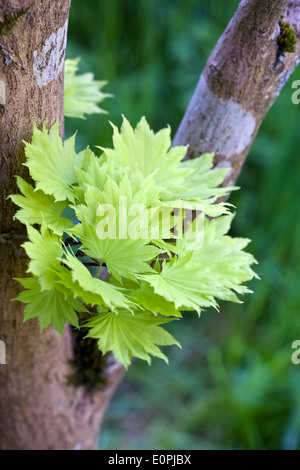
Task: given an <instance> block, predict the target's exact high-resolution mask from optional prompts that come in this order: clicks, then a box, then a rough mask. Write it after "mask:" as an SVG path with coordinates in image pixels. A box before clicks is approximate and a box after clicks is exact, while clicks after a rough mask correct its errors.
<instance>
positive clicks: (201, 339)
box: [66, 0, 300, 450]
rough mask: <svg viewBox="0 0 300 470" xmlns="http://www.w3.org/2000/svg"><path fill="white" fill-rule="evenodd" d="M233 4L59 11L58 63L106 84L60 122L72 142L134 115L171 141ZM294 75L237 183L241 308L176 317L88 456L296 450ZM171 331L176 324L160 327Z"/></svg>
mask: <svg viewBox="0 0 300 470" xmlns="http://www.w3.org/2000/svg"><path fill="white" fill-rule="evenodd" d="M237 5H238V0H227V1H226V2H224V1H223V0H207V1H204V0H202V1H201V0H185V1H184V2H183V1H182V0H159V1H158V0H101V1H100V0H89V1H87V2H82V1H80V0H72V8H71V13H70V23H69V42H68V48H67V57H70V58H73V57H77V56H81V58H82V61H81V70H82V71H93V72H94V74H95V77H96V78H97V79H100V80H108V82H109V83H108V85H107V86H106V87H105V89H103V91H105V92H107V93H112V94H113V95H114V98H113V99H106V100H105V101H104V102H103V103H102V104H101V106H102V107H103V108H105V109H106V110H107V111H108V112H109V114H108V115H107V116H106V115H94V116H92V117H89V118H88V119H87V120H86V121H82V120H79V119H66V132H67V134H71V133H73V132H74V131H75V130H77V129H78V131H79V132H78V137H77V142H78V146H79V147H80V148H82V147H83V146H86V145H87V144H89V145H90V146H91V147H92V148H93V146H94V145H101V146H110V145H111V127H110V125H109V123H108V120H111V121H112V122H114V123H115V124H117V125H119V124H120V123H121V114H124V115H125V116H126V117H127V118H128V119H129V120H130V122H131V123H132V124H133V125H135V124H136V122H137V121H138V120H139V119H140V117H141V116H142V115H144V116H146V118H147V120H148V121H149V123H150V125H151V127H152V128H153V129H154V130H155V131H157V130H159V129H160V128H161V127H165V126H166V125H167V124H170V125H171V128H172V131H173V134H172V135H173V136H174V134H175V131H176V129H177V127H178V125H179V123H180V120H181V118H182V116H183V113H184V110H185V108H186V106H187V104H188V102H189V99H190V97H191V95H192V93H193V90H194V88H195V86H196V83H197V80H198V77H199V74H200V72H201V70H202V69H203V67H204V65H205V62H206V60H207V58H208V56H209V54H210V52H211V50H212V48H213V47H214V45H215V43H216V41H217V40H218V38H219V36H220V34H221V33H222V31H223V30H224V28H225V27H226V25H227V23H228V21H229V20H230V18H231V16H232V14H233V13H234V11H235V9H236V7H237ZM299 78H300V71H299V69H298V72H297V71H296V72H295V73H294V74H293V75H292V76H291V78H290V80H289V82H288V84H287V85H286V86H285V88H284V89H283V91H282V93H281V95H280V96H279V98H278V100H277V102H276V103H275V105H274V106H273V107H272V109H271V111H270V113H269V114H268V116H267V118H266V119H265V121H264V123H263V126H262V128H261V130H260V132H259V135H258V137H257V138H256V141H255V144H254V146H253V147H252V149H251V152H250V154H249V157H248V160H247V163H246V165H245V166H244V169H243V172H242V174H241V176H240V178H239V181H238V184H239V186H241V190H240V191H238V192H236V193H234V194H233V195H232V197H231V198H230V202H231V203H233V204H234V205H235V206H236V207H237V215H236V218H235V221H234V226H233V231H232V233H233V234H234V235H238V236H243V237H248V238H251V239H252V240H253V242H252V243H251V245H250V246H249V250H250V251H251V252H252V253H253V254H254V256H255V257H256V258H257V260H258V261H259V265H258V267H257V272H258V274H259V276H260V277H261V280H260V281H258V280H255V281H254V282H252V284H251V287H252V289H253V290H254V294H253V295H247V296H246V297H245V299H244V304H242V305H232V304H226V303H224V302H223V303H221V309H220V310H221V311H220V313H219V314H218V313H216V312H215V311H213V310H210V311H207V312H206V313H205V314H203V315H202V317H201V318H200V319H198V318H197V315H196V314H191V313H189V314H187V315H186V316H185V320H183V321H181V322H180V325H177V324H174V325H170V327H169V331H170V332H171V333H172V334H174V335H175V337H176V338H177V339H178V340H179V341H180V342H181V344H182V346H183V350H182V351H180V350H179V349H178V348H176V347H174V348H168V349H167V350H166V353H167V354H168V356H169V360H170V365H169V366H167V365H166V364H165V363H164V362H162V361H160V360H155V359H154V360H153V364H152V366H151V367H149V366H148V365H147V364H146V363H144V362H142V361H139V360H135V361H134V362H133V364H132V366H131V367H130V369H129V372H128V373H127V375H126V378H125V379H124V381H123V382H122V384H121V385H120V387H119V388H118V390H117V392H116V393H115V395H114V397H113V400H112V402H111V404H110V407H109V409H108V411H107V414H106V417H105V420H104V424H103V431H102V434H101V437H100V439H99V449H111V450H112V449H114V450H115V449H116V450H118V449H134V450H137V449H153V450H160V449H168V450H171V449H300V365H299V366H297V365H293V364H292V362H291V354H292V349H291V344H292V342H293V341H294V340H295V339H300V314H299V305H300V283H299V278H300V250H299V243H300V217H299V215H300V211H299V191H300V177H299V176H300V158H299V157H300V155H299V148H300V132H299V128H300V106H296V105H293V104H292V102H291V95H292V89H291V83H292V81H293V80H295V79H299ZM174 323H176V322H174Z"/></svg>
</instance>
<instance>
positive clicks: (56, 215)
mask: <svg viewBox="0 0 300 470" xmlns="http://www.w3.org/2000/svg"><path fill="white" fill-rule="evenodd" d="M17 183H18V187H19V189H20V191H21V192H22V194H23V196H21V195H20V194H13V195H11V196H10V198H11V200H12V201H13V202H14V203H15V204H16V205H18V206H19V207H21V210H19V211H18V212H17V213H16V214H15V216H14V217H15V218H16V219H18V220H19V221H20V222H21V223H23V224H26V225H28V224H29V225H34V224H39V225H42V224H46V226H47V227H48V228H50V229H51V230H52V231H53V232H54V233H56V234H57V235H62V234H63V232H64V231H66V230H67V229H70V228H71V227H72V226H73V223H72V222H71V220H69V219H66V218H65V217H62V212H63V210H64V209H65V207H66V206H67V204H66V202H55V199H54V198H53V196H49V195H48V194H44V193H43V191H40V190H38V191H34V188H33V187H32V186H31V185H30V184H29V183H27V182H26V181H24V180H23V178H21V177H19V176H17Z"/></svg>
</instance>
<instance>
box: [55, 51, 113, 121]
mask: <svg viewBox="0 0 300 470" xmlns="http://www.w3.org/2000/svg"><path fill="white" fill-rule="evenodd" d="M79 62H80V58H79V57H77V58H76V59H66V60H65V75H64V78H65V83H64V113H65V116H69V117H76V118H81V119H85V114H100V113H106V111H104V110H103V109H102V108H100V107H99V106H98V103H101V101H103V100H104V98H108V97H111V96H112V95H110V94H107V93H103V92H102V91H101V89H102V88H103V87H104V85H106V83H107V82H105V81H98V80H94V75H93V74H92V73H83V74H77V71H78V69H79V67H78V64H79Z"/></svg>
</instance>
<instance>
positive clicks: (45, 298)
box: [14, 277, 87, 334]
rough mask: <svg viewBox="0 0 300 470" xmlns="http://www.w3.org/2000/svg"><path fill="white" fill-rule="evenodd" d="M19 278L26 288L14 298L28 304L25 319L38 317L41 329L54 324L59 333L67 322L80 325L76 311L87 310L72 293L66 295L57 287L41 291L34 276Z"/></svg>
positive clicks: (76, 325)
mask: <svg viewBox="0 0 300 470" xmlns="http://www.w3.org/2000/svg"><path fill="white" fill-rule="evenodd" d="M17 280H18V281H19V282H20V283H21V284H22V285H23V286H24V287H25V288H26V290H25V291H23V292H21V293H20V294H19V295H18V297H16V299H14V300H19V301H20V302H24V303H26V304H27V305H26V307H25V309H24V321H26V320H29V319H30V318H35V317H38V320H39V324H40V329H41V331H42V330H44V329H45V328H46V327H47V326H48V325H50V324H52V326H53V327H54V328H55V329H56V330H57V331H58V332H59V334H62V332H63V329H64V327H65V324H66V323H67V322H68V323H69V324H70V325H73V326H75V327H78V317H77V313H76V312H87V310H86V308H85V307H84V306H83V305H82V303H80V302H79V301H78V300H75V299H74V298H73V296H72V295H71V294H69V295H68V296H65V295H64V294H63V293H62V292H60V291H58V290H57V289H51V290H44V291H41V286H40V284H39V282H38V280H37V279H35V278H33V277H30V278H24V279H17Z"/></svg>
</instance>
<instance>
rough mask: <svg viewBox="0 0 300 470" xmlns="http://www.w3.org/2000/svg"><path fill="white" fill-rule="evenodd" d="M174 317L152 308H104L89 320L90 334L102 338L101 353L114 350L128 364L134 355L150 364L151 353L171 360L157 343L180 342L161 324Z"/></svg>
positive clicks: (117, 357)
mask: <svg viewBox="0 0 300 470" xmlns="http://www.w3.org/2000/svg"><path fill="white" fill-rule="evenodd" d="M169 321H171V319H169V318H164V317H156V316H154V315H151V314H150V313H149V312H147V313H144V312H135V314H134V315H132V314H131V313H130V312H128V311H127V310H120V311H119V312H118V313H113V312H106V313H105V312H102V313H99V314H98V315H96V316H93V317H92V318H91V319H90V320H88V321H87V322H86V326H88V327H89V328H90V330H89V333H88V337H91V338H99V341H98V345H99V349H100V350H101V351H102V353H104V354H105V353H107V352H108V351H112V352H113V354H114V355H115V357H116V359H117V360H118V361H119V362H121V363H122V364H123V365H124V366H125V367H126V368H127V367H128V366H129V365H130V362H131V358H132V357H133V356H134V357H138V358H140V359H144V360H145V361H147V362H148V363H149V364H150V363H151V357H150V355H152V356H156V357H159V358H161V359H164V360H165V361H166V362H168V360H167V358H166V356H165V355H164V354H163V353H162V352H161V351H160V349H159V348H158V347H157V345H158V346H169V345H173V344H176V345H177V346H179V347H180V344H179V343H178V342H177V341H176V340H175V339H174V338H173V337H172V336H171V335H170V333H168V332H167V331H165V330H164V329H163V328H161V327H160V326H159V325H161V324H165V323H168V322H169Z"/></svg>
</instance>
